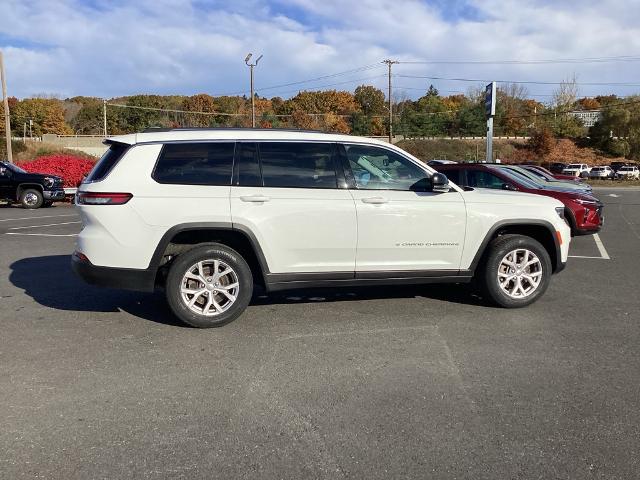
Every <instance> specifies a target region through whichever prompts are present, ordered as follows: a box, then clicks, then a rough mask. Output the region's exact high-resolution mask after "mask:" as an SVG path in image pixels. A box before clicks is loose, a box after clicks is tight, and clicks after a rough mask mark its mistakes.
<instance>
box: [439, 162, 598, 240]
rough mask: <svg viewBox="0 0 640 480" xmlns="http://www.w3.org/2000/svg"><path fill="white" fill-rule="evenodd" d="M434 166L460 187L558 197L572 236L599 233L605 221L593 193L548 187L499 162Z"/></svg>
mask: <svg viewBox="0 0 640 480" xmlns="http://www.w3.org/2000/svg"><path fill="white" fill-rule="evenodd" d="M434 168H435V169H436V170H438V171H439V172H442V173H444V174H445V175H446V176H447V178H449V180H451V181H452V182H453V183H455V184H456V185H459V186H461V187H473V188H494V189H500V190H514V191H518V192H525V193H535V194H538V195H546V196H547V197H553V198H556V199H558V200H560V201H561V202H562V203H564V206H565V218H566V219H567V222H568V223H569V225H570V226H571V234H572V235H591V234H593V233H596V232H598V231H599V230H600V228H601V227H602V222H603V221H604V216H603V215H602V210H603V207H604V205H603V203H602V202H600V200H598V199H597V198H595V197H593V196H592V195H588V194H586V193H577V192H576V191H575V190H562V189H560V188H553V189H551V188H547V187H544V186H542V185H541V184H538V183H535V182H534V181H532V180H530V179H529V178H527V177H525V176H520V175H518V174H517V173H515V172H513V171H511V170H508V169H506V168H503V167H500V166H497V165H487V164H480V163H456V164H447V165H436V166H435V167H434Z"/></svg>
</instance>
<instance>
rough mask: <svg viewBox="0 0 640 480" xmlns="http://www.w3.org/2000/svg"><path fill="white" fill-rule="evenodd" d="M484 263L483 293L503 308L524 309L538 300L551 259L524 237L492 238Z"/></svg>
mask: <svg viewBox="0 0 640 480" xmlns="http://www.w3.org/2000/svg"><path fill="white" fill-rule="evenodd" d="M489 248H490V250H489V252H488V255H487V257H486V261H485V262H484V271H482V272H481V273H480V275H482V285H483V287H484V288H483V290H484V292H485V294H486V295H487V297H488V298H489V299H490V300H492V301H493V302H494V303H496V304H498V305H499V306H501V307H505V308H518V307H524V306H526V305H529V304H531V303H533V302H535V301H536V300H537V299H538V298H540V297H541V296H542V295H543V294H544V292H545V291H546V289H547V287H548V286H549V282H550V280H551V272H552V269H551V258H550V257H549V253H548V252H547V251H546V249H545V248H544V247H543V246H542V245H541V244H540V242H538V241H536V240H534V239H533V238H531V237H527V236H524V235H503V236H501V237H498V238H497V239H495V240H494V241H493V242H492V244H491V245H490V247H489Z"/></svg>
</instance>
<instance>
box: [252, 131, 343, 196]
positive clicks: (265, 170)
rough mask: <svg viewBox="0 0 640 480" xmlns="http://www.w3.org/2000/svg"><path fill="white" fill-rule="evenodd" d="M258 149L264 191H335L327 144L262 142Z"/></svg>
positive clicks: (332, 147) (330, 146)
mask: <svg viewBox="0 0 640 480" xmlns="http://www.w3.org/2000/svg"><path fill="white" fill-rule="evenodd" d="M259 149H260V159H261V163H262V179H263V182H264V186H265V187H289V188H337V187H338V184H337V180H336V170H335V166H334V151H335V148H334V145H332V144H330V143H297V142H287V143H285V142H263V143H260V144H259Z"/></svg>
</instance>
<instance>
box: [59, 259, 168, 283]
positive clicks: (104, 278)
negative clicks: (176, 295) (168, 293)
mask: <svg viewBox="0 0 640 480" xmlns="http://www.w3.org/2000/svg"><path fill="white" fill-rule="evenodd" d="M71 268H72V269H73V271H74V272H75V273H76V275H78V276H79V277H80V278H82V279H83V280H84V281H85V282H87V283H89V284H91V285H97V286H99V287H108V288H117V289H121V290H136V291H139V292H153V290H154V286H155V277H156V275H155V272H154V271H153V270H151V269H145V270H139V269H135V268H112V267H100V266H97V265H94V264H92V263H91V262H90V261H87V260H83V259H81V258H80V257H79V256H77V255H76V254H75V253H74V254H73V255H72V256H71Z"/></svg>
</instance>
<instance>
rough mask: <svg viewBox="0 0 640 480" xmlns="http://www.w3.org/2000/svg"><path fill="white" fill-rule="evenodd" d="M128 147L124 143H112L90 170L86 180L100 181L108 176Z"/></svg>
mask: <svg viewBox="0 0 640 480" xmlns="http://www.w3.org/2000/svg"><path fill="white" fill-rule="evenodd" d="M128 148H129V145H125V144H124V143H112V144H111V145H110V146H109V150H107V151H106V152H104V155H102V157H101V158H100V160H98V162H97V163H96V165H95V167H93V169H92V170H91V172H89V175H87V178H85V179H84V182H99V181H100V180H102V179H103V178H104V177H106V176H107V175H108V174H109V172H110V171H111V170H113V167H115V166H116V164H117V163H118V162H119V161H120V159H121V158H122V157H123V156H124V154H125V152H126V151H127V149H128Z"/></svg>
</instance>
